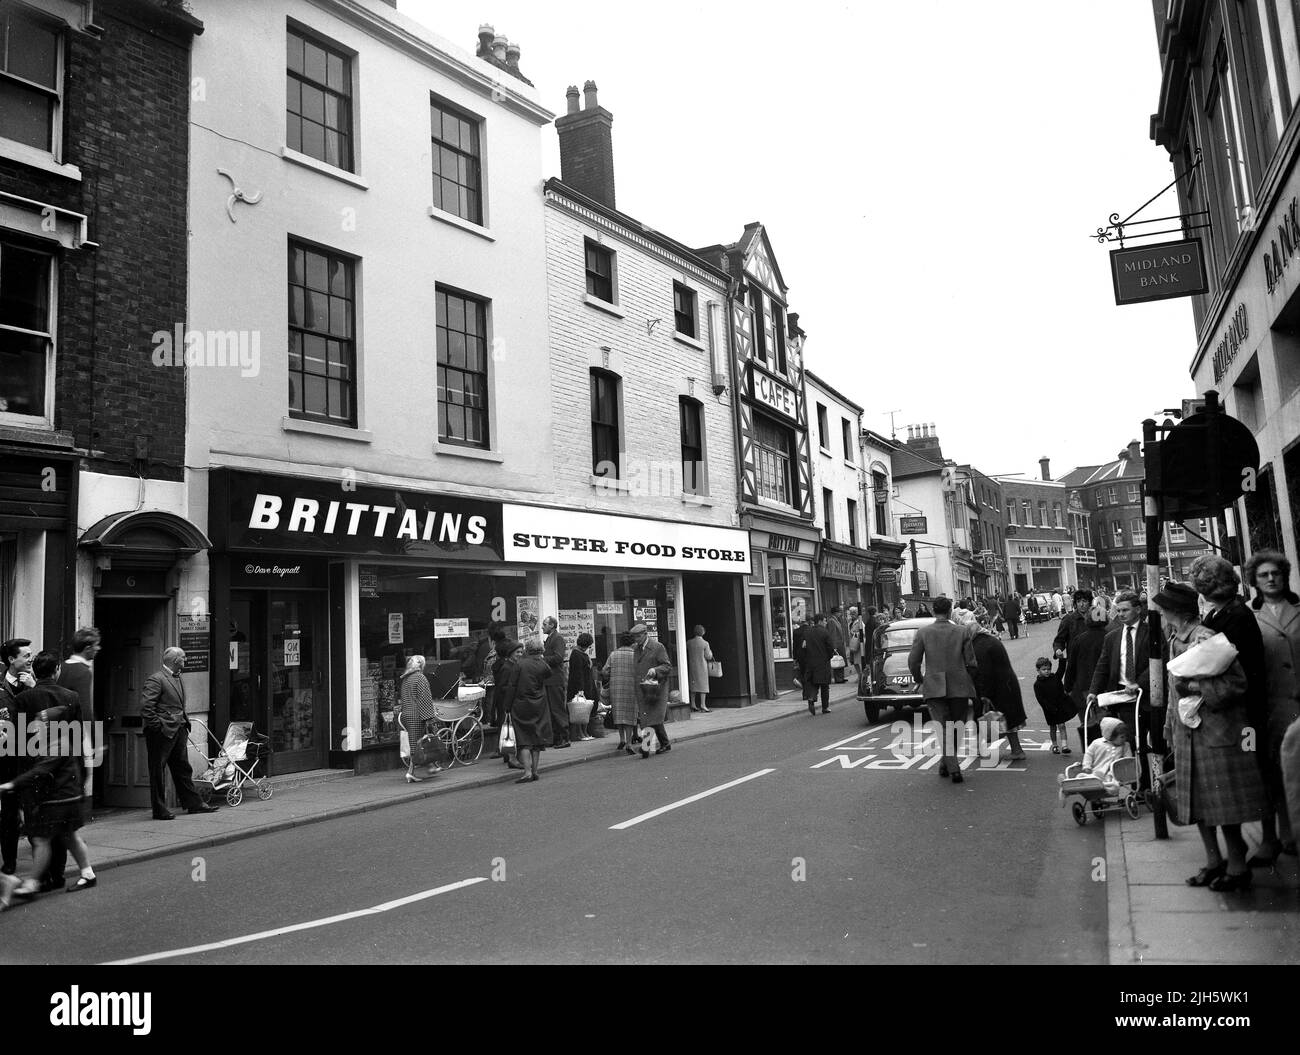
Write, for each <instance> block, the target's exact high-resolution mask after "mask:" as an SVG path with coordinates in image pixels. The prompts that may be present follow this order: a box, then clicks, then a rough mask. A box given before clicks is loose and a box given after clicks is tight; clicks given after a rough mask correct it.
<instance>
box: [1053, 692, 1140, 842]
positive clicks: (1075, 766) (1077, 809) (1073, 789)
mask: <svg viewBox="0 0 1300 1055" xmlns="http://www.w3.org/2000/svg"><path fill="white" fill-rule="evenodd" d="M1130 703H1131V704H1132V705H1133V718H1132V721H1131V722H1127V723H1126V724H1127V725H1128V728H1129V736H1130V738H1132V739H1136V737H1137V735H1138V711H1139V709H1140V708H1141V705H1142V690H1141V689H1133V690H1131V691H1121V692H1104V693H1102V694H1101V695H1100V696H1098V697H1097V701H1096V703H1095V704H1089V705H1088V707H1086V708H1085V709H1084V715H1083V727H1084V728H1085V729H1091V728H1092V727H1093V725H1094V721H1095V722H1096V723H1098V724H1099V723H1100V721H1101V718H1100V717H1097V718H1096V719H1094V718H1093V714H1094V711H1099V710H1100V709H1101V708H1103V707H1117V708H1118V707H1125V706H1127V705H1128V704H1130ZM1130 749H1131V750H1133V752H1134V753H1133V754H1131V755H1129V756H1127V757H1125V758H1119V759H1116V760H1115V764H1114V765H1113V766H1112V767H1111V781H1110V783H1105V782H1103V781H1102V780H1101V779H1100V778H1099V777H1095V776H1093V775H1091V774H1089V773H1080V772H1079V771H1080V770H1081V769H1082V768H1083V763H1082V762H1075V763H1072V764H1071V765H1069V766H1066V767H1065V772H1064V773H1063V774H1062V775H1061V776H1060V777H1059V778H1058V779H1059V782H1060V787H1059V791H1058V793H1057V796H1058V798H1059V799H1060V802H1061V805H1062V806H1064V805H1065V803H1066V800H1067V799H1069V800H1072V801H1071V802H1070V815H1071V816H1072V817H1073V818H1074V823H1075V824H1078V825H1080V826H1083V825H1085V824H1087V823H1088V810H1089V809H1090V808H1091V810H1092V815H1093V816H1094V817H1096V818H1098V819H1100V818H1101V817H1102V815H1103V814H1105V813H1107V812H1118V811H1119V810H1125V811H1127V813H1128V815H1129V816H1130V817H1132V818H1133V819H1134V820H1136V819H1137V817H1138V814H1139V808H1140V806H1141V804H1142V801H1143V800H1142V798H1141V797H1140V793H1139V790H1138V789H1139V786H1140V785H1141V780H1142V756H1141V754H1140V753H1139V752H1138V751H1137V750H1136V747H1134V745H1133V744H1130Z"/></svg>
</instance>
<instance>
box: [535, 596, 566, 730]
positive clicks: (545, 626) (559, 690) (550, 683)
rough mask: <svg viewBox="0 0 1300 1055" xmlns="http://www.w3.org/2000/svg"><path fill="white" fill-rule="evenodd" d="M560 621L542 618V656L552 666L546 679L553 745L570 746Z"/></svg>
mask: <svg viewBox="0 0 1300 1055" xmlns="http://www.w3.org/2000/svg"><path fill="white" fill-rule="evenodd" d="M559 625H560V624H559V622H558V621H557V620H556V618H555V616H553V615H548V616H547V617H546V618H545V619H543V620H542V633H543V635H545V641H544V642H543V646H542V658H543V659H544V660H546V665H547V666H548V667H550V668H551V673H550V676H549V677H548V678H547V679H546V705H547V709H548V710H549V711H550V712H551V735H552V737H553V739H552V741H551V746H552V747H557V748H558V747H569V746H571V745H570V743H569V705H568V703H567V702H566V701H565V699H564V688H565V685H566V684H567V682H568V673H567V672H566V670H565V667H566V665H567V664H566V662H565V657H566V654H567V651H566V648H565V644H564V636H563V635H562V634H561V633H560V632H559V630H558V629H557V628H558V627H559Z"/></svg>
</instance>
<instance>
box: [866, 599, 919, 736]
mask: <svg viewBox="0 0 1300 1055" xmlns="http://www.w3.org/2000/svg"><path fill="white" fill-rule="evenodd" d="M933 622H934V619H933V618H922V619H898V620H895V621H894V622H892V623H890V624H889V625H888V626H884V627H880V628H879V629H877V630H876V638H875V647H874V648H873V649H872V660H871V666H870V668H868V667H866V666H864V667H863V669H862V675H861V677H859V678H858V699H859V700H861V701H862V706H863V709H864V710H865V711H866V712H867V721H868V722H875V721H877V720H878V719H879V718H880V712H881V711H882V710H883V709H884V708H886V707H892V708H893V709H894V712H895V714H896V715H900V716H901V715H902V713H903V712H904V711H905V710H908V709H920V708H921V707H922V706H923V705H924V703H925V697H923V696H922V695H921V686H920V685H918V684H917V683H916V682H915V681H913V680H912V673H911V671H910V670H908V669H907V657H908V654H909V653H910V652H911V651H912V641H913V640H914V639H915V637H916V632H917V630H919V629H920V628H921V627H923V626H929V625H930V624H931V623H933Z"/></svg>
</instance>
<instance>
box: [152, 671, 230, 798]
mask: <svg viewBox="0 0 1300 1055" xmlns="http://www.w3.org/2000/svg"><path fill="white" fill-rule="evenodd" d="M184 667H185V650H184V649H182V648H177V647H176V646H175V645H172V646H171V647H170V648H168V649H167V650H166V651H164V652H163V666H162V670H160V671H158V672H157V673H155V674H150V675H149V677H148V678H147V679H146V680H145V683H144V689H143V690H142V691H141V693H140V700H141V706H140V718H141V721H142V722H143V724H144V742H145V747H146V748H148V751H149V789H150V792H151V797H152V801H153V819H154V820H156V821H171V820H175V819H176V817H175V815H174V814H173V813H172V812H171V811H170V810H168V809H167V795H166V785H165V783H164V780H163V770H164V769H167V770H170V771H171V775H172V783H173V784H175V785H176V796H177V798H179V799H180V801H181V805H182V806H184V807H185V809H186V810H188V811H189V812H190V813H215V812H216V811H217V807H216V806H208V805H205V804H204V802H203V800H202V799H201V798H200V797H199V793H198V792H197V791H195V790H194V781H193V779H192V777H193V773H192V771H191V769H190V759H189V751H188V749H187V742H186V739H185V734H186V732H188V731H189V728H190V720H189V718H188V717H187V716H186V714H185V686H184V684H182V682H181V671H182V670H183V669H184Z"/></svg>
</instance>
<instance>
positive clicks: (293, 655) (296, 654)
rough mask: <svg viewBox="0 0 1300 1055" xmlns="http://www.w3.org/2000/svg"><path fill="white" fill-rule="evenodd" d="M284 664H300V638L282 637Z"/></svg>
mask: <svg viewBox="0 0 1300 1055" xmlns="http://www.w3.org/2000/svg"><path fill="white" fill-rule="evenodd" d="M284 665H285V666H286V667H300V666H302V638H300V637H286V638H285V639H284Z"/></svg>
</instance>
